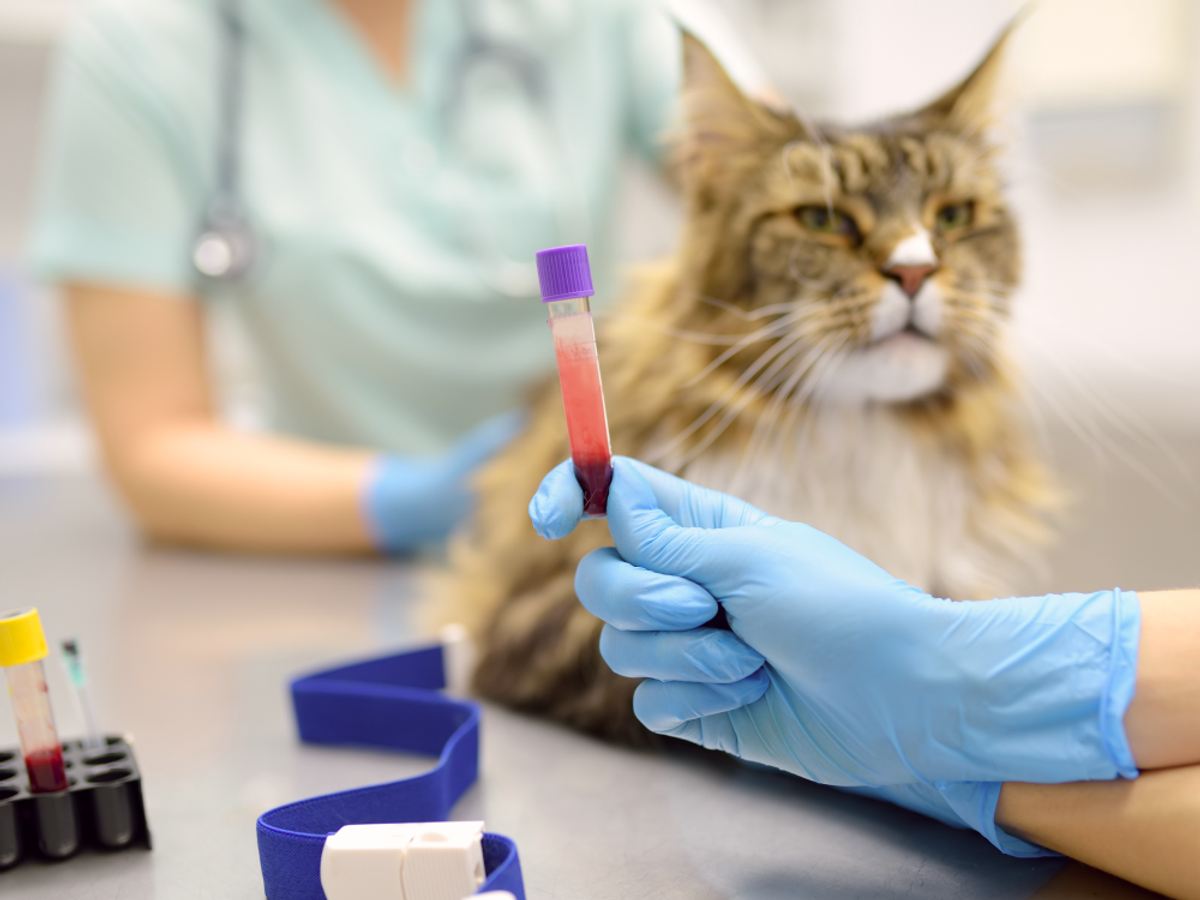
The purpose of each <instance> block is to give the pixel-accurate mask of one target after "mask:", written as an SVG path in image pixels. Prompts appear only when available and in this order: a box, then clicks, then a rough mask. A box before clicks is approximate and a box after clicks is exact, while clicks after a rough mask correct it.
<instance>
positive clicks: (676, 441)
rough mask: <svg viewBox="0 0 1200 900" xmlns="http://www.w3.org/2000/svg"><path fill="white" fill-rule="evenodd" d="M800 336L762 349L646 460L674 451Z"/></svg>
mask: <svg viewBox="0 0 1200 900" xmlns="http://www.w3.org/2000/svg"><path fill="white" fill-rule="evenodd" d="M802 337H803V335H802V334H801V333H798V332H793V333H792V334H790V335H787V336H786V337H782V338H780V339H779V340H777V341H776V342H775V343H774V344H773V345H772V346H771V347H769V348H768V349H766V350H764V351H763V352H762V354H760V355H759V357H758V359H756V360H755V361H754V363H753V364H752V365H751V366H749V367H748V368H747V369H746V371H744V372H743V373H742V374H741V375H740V376H738V378H737V380H736V381H735V382H734V383H733V384H732V385H730V386H729V387H728V388H727V389H726V390H725V392H724V393H723V394H722V395H721V396H720V397H718V398H717V399H716V400H715V401H713V403H712V404H711V405H710V406H709V407H708V409H706V410H705V411H704V412H703V413H701V414H700V415H699V416H697V417H696V419H695V420H693V422H692V424H690V425H689V426H688V427H687V428H685V429H684V430H683V431H681V432H680V433H679V434H678V435H676V436H675V437H674V438H673V439H672V440H671V441H670V442H668V443H667V444H666V445H665V446H663V447H662V448H660V449H659V450H658V451H657V452H656V453H654V454H653V455H652V458H650V459H648V460H647V462H650V463H654V462H655V461H657V460H661V459H663V458H664V457H666V456H667V455H668V454H670V453H672V452H674V451H675V449H676V448H678V447H679V446H680V445H681V444H682V443H683V442H684V441H686V440H687V439H688V438H689V437H691V436H692V435H693V434H695V433H696V432H697V431H698V430H699V429H700V428H703V427H704V425H705V424H706V423H707V422H708V421H709V420H710V419H712V417H713V416H715V415H716V414H717V413H718V412H720V410H721V409H722V408H723V407H724V406H725V405H726V404H727V403H728V402H729V401H730V400H731V399H732V398H734V397H736V396H737V394H738V392H740V391H741V389H742V388H743V387H745V386H746V384H747V383H749V382H750V380H751V379H753V378H754V377H755V375H757V374H758V372H759V371H761V370H762V368H763V367H764V366H766V365H768V364H769V363H770V361H771V360H772V359H774V358H775V357H776V356H778V355H779V354H780V353H782V352H783V351H785V350H786V349H787V348H788V347H790V346H791V345H792V344H794V343H795V342H796V341H799V340H800V339H801V338H802Z"/></svg>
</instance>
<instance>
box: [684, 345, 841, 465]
mask: <svg viewBox="0 0 1200 900" xmlns="http://www.w3.org/2000/svg"><path fill="white" fill-rule="evenodd" d="M801 337H803V335H801V334H796V335H793V336H792V337H791V338H789V339H784V340H781V341H780V342H779V343H780V344H781V345H785V346H786V350H784V352H782V354H780V355H778V357H777V358H776V359H775V360H774V362H772V363H771V364H770V366H769V367H767V368H766V370H765V371H763V372H762V373H761V374H759V375H758V376H757V377H756V378H755V379H754V381H753V382H752V383H750V384H749V386H748V387H747V382H748V381H749V379H747V378H745V377H744V376H743V377H742V378H739V379H738V382H736V383H735V384H734V386H733V388H731V389H730V390H729V391H726V393H725V394H724V395H723V396H722V397H721V399H720V400H719V401H718V402H717V403H715V404H713V407H712V408H710V410H709V411H708V412H711V413H712V414H713V415H715V413H716V410H717V409H719V408H720V407H721V406H724V405H726V404H728V403H729V401H730V400H733V399H734V398H735V397H736V395H737V393H738V392H739V391H744V392H743V394H742V396H741V398H740V399H738V400H737V402H736V403H735V404H734V405H732V406H730V407H729V408H728V409H727V411H726V413H725V414H724V415H723V416H722V418H721V419H720V420H719V421H718V422H717V424H716V425H715V426H714V427H713V428H712V429H711V430H710V431H709V432H708V434H706V435H705V436H704V438H703V439H702V440H701V441H700V442H698V443H697V444H696V445H695V446H694V447H692V448H691V450H689V451H688V452H687V453H686V454H684V456H683V457H682V458H681V459H680V460H678V461H677V463H676V466H677V468H682V467H683V466H685V465H687V464H688V463H690V462H692V461H693V460H694V459H695V458H696V457H697V456H699V455H700V454H701V453H703V452H704V451H705V450H706V449H708V447H709V446H711V445H712V443H713V442H714V441H715V440H716V439H717V438H718V437H720V436H721V435H722V434H723V433H724V432H725V431H726V430H727V429H728V428H729V426H730V425H731V424H732V423H733V422H734V421H735V420H736V419H737V417H738V416H739V415H740V414H741V413H742V412H743V411H744V410H745V408H746V407H747V406H748V405H749V404H750V403H751V402H752V401H753V400H755V399H756V398H758V397H761V396H763V395H764V393H765V390H764V385H765V384H768V383H770V382H771V381H772V380H773V379H774V378H775V377H777V376H778V374H779V373H780V372H781V371H783V370H784V369H785V368H786V366H787V365H788V363H789V362H790V361H791V360H792V359H794V358H795V356H796V353H797V350H798V349H802V346H798V342H799V340H800V338H801ZM781 349H782V348H781ZM821 352H822V349H821V347H820V346H818V347H817V348H816V349H815V350H814V351H813V352H812V353H810V356H811V357H813V358H814V359H819V358H820V355H821ZM765 355H766V354H764V356H765ZM761 359H762V357H760V361H761ZM748 372H749V370H748ZM708 412H706V414H705V416H704V417H701V418H703V419H707V418H711V416H709V415H708ZM703 424H704V423H703V422H697V423H693V426H695V427H701V426H702V425H703ZM695 427H691V426H690V427H689V428H690V431H691V433H693V434H694V433H695ZM688 436H690V434H687V432H686V431H685V434H684V435H682V436H681V437H684V438H686V437H688ZM678 440H679V439H678V438H677V439H676V441H675V442H672V443H673V445H674V446H678ZM669 446H670V445H669Z"/></svg>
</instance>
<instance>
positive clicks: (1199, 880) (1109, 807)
mask: <svg viewBox="0 0 1200 900" xmlns="http://www.w3.org/2000/svg"><path fill="white" fill-rule="evenodd" d="M996 822H997V824H999V825H1000V826H1001V827H1003V828H1004V829H1005V830H1006V831H1008V832H1009V833H1011V834H1015V835H1017V836H1019V837H1022V838H1024V839H1025V840H1028V841H1032V842H1033V843H1035V844H1040V845H1041V846H1043V847H1048V848H1050V849H1051V850H1057V851H1058V852H1059V853H1062V854H1064V855H1066V856H1070V857H1072V858H1074V859H1078V860H1080V861H1081V862H1085V863H1088V864H1089V865H1091V866H1095V867H1096V868H1097V869H1103V870H1104V871H1106V872H1111V873H1113V874H1114V875H1119V876H1120V877H1122V878H1124V879H1126V880H1127V881H1132V882H1134V883H1135V884H1140V885H1142V886H1143V887H1147V888H1150V889H1152V890H1156V891H1159V892H1160V893H1163V894H1166V895H1167V896H1170V897H1176V898H1180V900H1198V898H1200V766H1187V767H1183V768H1178V769H1159V770H1157V771H1154V772H1147V773H1144V774H1143V775H1142V776H1141V777H1139V778H1138V779H1136V780H1134V781H1102V782H1101V781H1093V782H1084V783H1080V784H1019V783H1013V784H1006V785H1004V788H1003V789H1002V790H1001V792H1000V803H999V805H998V806H997V808H996Z"/></svg>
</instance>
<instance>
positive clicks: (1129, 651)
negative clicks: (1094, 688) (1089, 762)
mask: <svg viewBox="0 0 1200 900" xmlns="http://www.w3.org/2000/svg"><path fill="white" fill-rule="evenodd" d="M1141 633H1142V607H1141V602H1140V601H1139V599H1138V595H1137V594H1135V593H1134V592H1132V591H1122V590H1121V589H1120V588H1114V589H1113V641H1112V651H1111V654H1110V657H1109V670H1108V683H1107V684H1106V685H1105V690H1104V695H1103V696H1102V697H1101V698H1100V730H1101V734H1103V736H1104V742H1105V745H1106V746H1107V747H1108V752H1109V754H1110V755H1111V756H1112V760H1113V764H1114V765H1115V766H1116V768H1117V774H1119V775H1120V776H1121V777H1122V778H1137V776H1138V767H1137V763H1136V762H1135V761H1134V758H1133V750H1132V748H1131V747H1130V746H1129V737H1128V736H1127V735H1126V734H1125V713H1126V711H1127V710H1128V709H1129V704H1130V703H1131V702H1132V701H1133V695H1134V690H1135V688H1136V686H1137V658H1138V641H1139V639H1140V638H1141Z"/></svg>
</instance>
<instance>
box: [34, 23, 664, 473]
mask: <svg viewBox="0 0 1200 900" xmlns="http://www.w3.org/2000/svg"><path fill="white" fill-rule="evenodd" d="M243 9H244V14H243V16H244V23H245V31H246V41H245V76H244V82H243V85H244V86H243V91H242V99H243V108H244V113H243V136H242V140H241V175H240V182H241V187H240V193H241V196H242V200H243V203H244V206H245V209H246V214H247V217H248V218H249V220H250V221H251V222H252V224H253V227H254V229H255V231H256V233H257V235H258V236H259V238H260V240H261V243H262V247H263V249H262V252H261V255H260V256H259V258H258V262H257V263H256V265H255V267H254V270H253V271H252V272H251V274H250V275H249V276H248V277H247V278H246V279H245V280H244V282H242V283H239V284H236V285H234V286H232V287H222V288H220V289H212V288H207V287H202V286H201V285H200V284H199V283H198V280H197V276H196V275H195V274H194V271H193V269H192V267H191V262H190V259H191V251H192V244H193V241H194V239H195V236H196V234H197V230H198V227H199V225H200V223H201V221H202V219H203V213H204V210H205V208H206V206H207V203H208V200H209V197H210V192H211V190H212V184H213V181H214V171H215V156H216V143H217V129H216V121H217V117H218V85H219V75H220V70H219V62H218V60H219V58H220V50H221V42H220V38H219V35H220V28H219V24H218V19H217V15H216V4H215V2H214V0H99V2H93V3H92V4H90V5H89V6H88V7H87V8H86V12H85V13H84V14H83V16H82V18H81V20H80V21H79V22H78V24H77V25H76V26H75V27H74V28H73V30H72V31H71V33H70V34H69V36H68V38H67V40H66V42H65V46H64V47H63V48H62V52H61V54H60V58H59V62H58V67H57V70H56V75H55V79H54V83H53V87H52V100H51V108H50V114H49V121H48V130H47V137H46V143H45V147H44V168H43V171H42V173H41V180H40V186H39V193H38V201H37V209H36V215H35V224H34V228H33V231H32V236H31V256H32V263H33V267H34V269H35V271H36V272H37V273H39V274H40V275H41V276H42V277H44V278H46V279H47V280H52V281H58V282H63V281H75V282H90V283H98V284H104V285H110V286H119V287H130V288H135V289H143V290H153V291H166V292H170V293H173V294H178V295H182V296H190V297H196V298H200V299H202V300H203V301H204V302H205V303H206V304H209V305H214V304H227V305H228V307H229V309H230V310H231V311H232V312H233V313H234V315H235V317H236V318H237V319H238V320H239V321H240V323H241V325H242V327H243V329H244V331H245V333H246V335H247V337H248V338H249V344H250V347H251V348H252V351H253V353H254V356H255V359H256V368H257V370H258V371H259V373H260V375H261V378H262V380H263V382H264V383H265V387H266V391H267V394H268V397H269V404H270V406H269V411H268V415H269V420H270V423H271V426H272V427H273V428H274V429H275V430H278V431H281V432H286V433H291V434H296V435H301V436H305V437H308V438H311V439H315V440H319V441H324V442H329V443H341V444H355V445H365V446H371V447H377V448H380V449H385V450H389V451H392V452H402V453H429V452H436V451H439V450H441V449H443V448H445V447H446V446H447V445H448V444H449V443H450V442H451V441H452V440H453V439H454V438H455V437H457V436H459V435H461V434H462V433H463V432H464V431H466V430H467V429H468V428H470V427H471V426H472V425H473V424H475V423H477V422H479V421H480V420H482V419H483V418H485V417H487V416H488V415H491V414H494V413H497V412H499V411H502V410H505V409H509V408H512V407H514V406H516V405H518V404H519V403H520V401H521V397H522V392H523V390H525V389H526V388H527V387H528V385H530V384H531V383H532V382H533V381H535V380H536V379H537V378H538V377H539V376H540V375H543V374H544V373H546V372H547V371H549V370H551V367H552V364H553V353H552V347H551V341H550V337H549V335H548V334H547V331H546V326H545V322H544V318H545V314H544V311H543V310H542V308H541V303H540V302H539V299H538V296H537V285H536V278H535V277H533V269H532V266H531V263H532V260H533V254H534V252H535V251H537V250H539V249H542V248H544V247H550V246H554V245H557V244H565V243H575V242H586V243H587V244H588V246H589V250H590V251H591V257H592V265H593V270H594V273H595V276H596V281H597V300H598V301H599V302H601V303H602V302H603V301H604V300H605V299H606V298H609V297H611V296H612V295H613V292H614V288H615V285H614V278H613V265H612V244H613V242H612V240H611V236H610V234H609V232H610V231H611V218H612V213H613V200H614V193H615V188H616V184H617V175H618V166H619V163H620V159H621V157H622V155H623V153H625V152H626V150H627V149H628V148H631V147H632V148H636V149H639V150H640V151H642V152H643V153H645V154H647V155H649V156H652V157H656V156H657V154H658V150H659V146H658V135H659V133H660V131H661V129H662V127H663V125H664V123H665V122H666V121H667V119H668V118H669V114H670V111H671V107H672V103H673V99H674V96H675V93H676V90H677V82H678V69H679V62H678V58H679V48H678V38H677V35H676V34H675V31H674V29H673V27H672V26H671V25H670V24H669V23H668V22H667V21H666V19H665V18H663V17H662V15H661V13H660V12H659V11H658V9H657V8H656V7H655V6H654V5H652V4H651V3H649V2H648V0H475V2H468V0H422V2H419V3H418V4H417V8H416V12H415V16H416V19H415V23H414V25H415V27H414V28H413V29H412V34H413V40H412V46H411V50H410V52H411V55H410V73H411V74H410V78H409V83H408V85H407V86H406V87H397V86H396V85H394V84H393V83H392V82H391V81H389V79H388V77H387V75H386V74H385V73H384V71H383V69H382V68H381V67H380V66H379V65H378V63H377V62H376V61H375V59H374V57H373V56H371V55H370V53H369V51H368V50H367V48H366V45H365V44H364V43H363V42H362V40H361V39H360V37H359V36H358V33H357V32H356V31H355V30H354V27H353V26H352V25H351V24H350V22H349V20H348V19H346V18H344V17H343V15H342V13H341V11H340V10H339V8H338V7H337V6H335V5H334V3H333V0H243ZM468 11H473V20H474V21H473V23H469V22H467V21H466V19H465V15H466V14H467V12H468ZM481 35H482V36H483V37H484V39H485V40H486V41H487V42H490V43H492V44H495V45H499V46H501V47H504V48H508V49H509V50H511V51H513V52H515V53H516V54H517V55H518V57H519V58H520V59H522V60H533V61H535V62H534V66H533V67H532V70H533V71H534V73H535V76H536V77H535V78H534V79H533V80H534V82H535V83H536V84H537V85H540V86H541V87H540V88H534V89H531V88H530V86H529V83H528V82H529V79H528V77H527V76H523V75H522V74H521V73H522V71H525V70H526V69H529V68H530V67H529V66H527V65H525V64H524V63H522V64H516V65H514V64H512V63H507V62H503V61H501V59H500V54H478V53H477V54H470V53H467V52H465V48H466V47H468V46H470V45H471V42H472V39H473V38H474V39H476V42H477V40H478V38H479V37H480V36H481Z"/></svg>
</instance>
